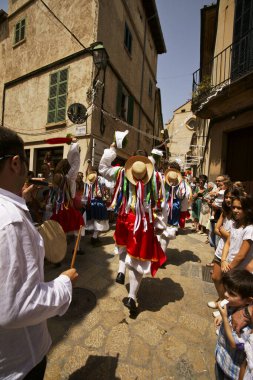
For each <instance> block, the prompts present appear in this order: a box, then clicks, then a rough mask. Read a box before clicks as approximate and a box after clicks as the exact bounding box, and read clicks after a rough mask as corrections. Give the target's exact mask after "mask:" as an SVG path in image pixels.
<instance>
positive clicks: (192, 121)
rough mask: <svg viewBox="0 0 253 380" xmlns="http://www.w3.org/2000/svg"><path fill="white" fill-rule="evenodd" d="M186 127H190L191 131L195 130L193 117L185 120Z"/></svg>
mask: <svg viewBox="0 0 253 380" xmlns="http://www.w3.org/2000/svg"><path fill="white" fill-rule="evenodd" d="M186 127H187V128H188V129H190V130H191V131H195V130H196V120H195V119H190V120H189V121H187V123H186Z"/></svg>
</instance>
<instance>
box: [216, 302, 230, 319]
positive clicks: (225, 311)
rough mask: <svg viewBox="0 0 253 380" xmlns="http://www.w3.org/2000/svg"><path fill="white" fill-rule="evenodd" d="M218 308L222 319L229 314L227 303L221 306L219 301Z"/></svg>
mask: <svg viewBox="0 0 253 380" xmlns="http://www.w3.org/2000/svg"><path fill="white" fill-rule="evenodd" d="M218 310H219V312H220V313H221V316H222V319H223V318H226V317H227V316H228V311H227V305H225V306H224V307H221V305H220V302H218Z"/></svg>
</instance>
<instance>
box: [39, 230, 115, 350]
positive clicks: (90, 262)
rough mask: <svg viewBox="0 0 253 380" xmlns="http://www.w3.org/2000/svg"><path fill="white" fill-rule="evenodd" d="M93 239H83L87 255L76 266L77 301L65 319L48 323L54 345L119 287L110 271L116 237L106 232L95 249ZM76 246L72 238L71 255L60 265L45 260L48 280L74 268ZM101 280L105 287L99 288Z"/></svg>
mask: <svg viewBox="0 0 253 380" xmlns="http://www.w3.org/2000/svg"><path fill="white" fill-rule="evenodd" d="M112 230H113V228H112ZM91 236H92V235H91V234H90V233H88V234H86V235H85V236H84V237H82V239H81V244H80V249H81V250H82V251H84V254H83V255H77V257H76V261H75V267H76V269H77V272H78V274H79V278H78V280H77V283H76V287H74V289H73V298H72V302H71V304H70V306H69V309H68V311H67V312H66V313H65V314H64V315H63V316H61V317H59V316H56V317H53V318H50V319H49V320H48V328H49V332H50V335H51V338H52V341H53V343H52V346H54V345H56V344H58V343H59V342H60V341H61V340H62V339H64V338H65V337H66V335H67V334H68V332H69V331H70V329H71V328H72V327H73V326H74V325H76V324H77V323H79V322H80V321H83V320H85V318H86V317H87V316H88V314H89V313H90V312H91V311H92V310H93V309H94V308H95V307H96V304H97V299H99V298H102V297H104V295H106V294H107V292H108V290H109V288H110V287H111V286H114V285H115V280H114V273H112V271H111V269H110V268H109V265H110V260H111V259H112V258H113V257H114V255H113V254H110V253H108V251H110V249H109V250H108V246H110V245H113V244H114V240H113V237H112V236H111V235H107V234H106V233H105V234H101V236H100V243H101V244H99V246H93V245H92V243H91ZM74 246H75V238H73V237H72V238H71V237H70V238H69V237H68V247H67V254H66V256H65V258H64V259H63V261H62V262H61V263H60V265H55V264H52V263H49V262H48V261H45V265H44V271H45V281H52V280H53V279H55V278H56V277H58V276H59V275H60V274H61V273H62V272H64V271H65V270H67V269H69V268H70V264H71V260H72V252H73V249H74ZM112 252H113V248H112ZM96 271H98V273H99V274H97V272H96ZM86 279H87V280H86ZM99 281H100V282H101V281H104V282H103V283H102V284H101V286H98V287H96V283H99Z"/></svg>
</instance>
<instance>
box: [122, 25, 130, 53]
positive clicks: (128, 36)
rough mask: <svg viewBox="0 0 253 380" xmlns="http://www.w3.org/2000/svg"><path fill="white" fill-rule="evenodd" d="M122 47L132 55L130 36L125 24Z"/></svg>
mask: <svg viewBox="0 0 253 380" xmlns="http://www.w3.org/2000/svg"><path fill="white" fill-rule="evenodd" d="M124 45H125V47H126V49H127V50H128V52H129V53H130V54H131V53H132V34H131V32H130V30H129V27H128V25H127V23H125V37H124Z"/></svg>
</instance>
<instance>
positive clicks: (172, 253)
mask: <svg viewBox="0 0 253 380" xmlns="http://www.w3.org/2000/svg"><path fill="white" fill-rule="evenodd" d="M188 261H192V262H194V263H201V259H200V258H199V256H197V255H195V254H194V253H193V252H192V251H190V250H188V249H184V250H182V251H179V250H178V249H168V250H167V261H166V263H165V265H176V266H179V265H182V264H184V263H185V262H188Z"/></svg>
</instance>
